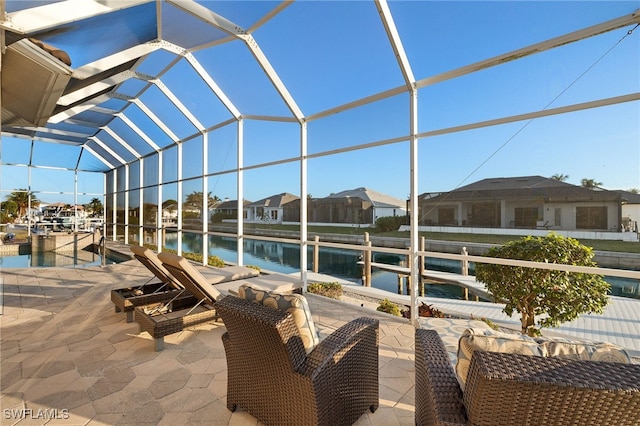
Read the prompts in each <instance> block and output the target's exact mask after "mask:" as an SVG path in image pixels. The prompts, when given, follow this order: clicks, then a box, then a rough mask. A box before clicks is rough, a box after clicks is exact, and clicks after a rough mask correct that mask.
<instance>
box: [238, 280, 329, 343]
mask: <svg viewBox="0 0 640 426" xmlns="http://www.w3.org/2000/svg"><path fill="white" fill-rule="evenodd" d="M238 296H239V297H240V298H241V299H246V300H249V301H252V302H256V303H260V304H262V305H264V306H268V307H270V308H274V309H279V310H281V311H285V312H289V313H290V314H291V316H292V317H293V320H294V322H295V324H296V327H297V328H298V332H299V333H300V338H301V339H302V343H303V345H304V349H305V351H306V352H307V353H310V352H311V351H312V350H313V348H315V346H316V345H317V344H318V343H319V342H320V338H319V337H318V332H317V331H316V326H315V324H314V322H313V318H312V317H311V310H310V309H309V304H308V303H307V299H306V298H305V297H304V296H302V295H301V294H295V293H286V294H281V293H276V292H271V291H267V290H262V289H259V288H255V287H252V286H250V285H247V284H243V285H241V286H240V287H239V288H238Z"/></svg>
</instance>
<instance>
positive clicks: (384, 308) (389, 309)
mask: <svg viewBox="0 0 640 426" xmlns="http://www.w3.org/2000/svg"><path fill="white" fill-rule="evenodd" d="M376 311H379V312H386V313H388V314H391V315H395V316H397V317H401V316H402V311H401V310H400V306H398V305H397V304H395V303H393V302H392V301H390V300H389V299H384V300H381V301H380V305H379V306H378V307H377V308H376Z"/></svg>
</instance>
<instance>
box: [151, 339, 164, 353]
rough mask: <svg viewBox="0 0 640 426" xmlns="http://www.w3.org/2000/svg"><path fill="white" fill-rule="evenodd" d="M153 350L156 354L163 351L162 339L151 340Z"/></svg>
mask: <svg viewBox="0 0 640 426" xmlns="http://www.w3.org/2000/svg"><path fill="white" fill-rule="evenodd" d="M153 344H154V349H155V351H156V352H160V351H161V350H163V349H164V337H158V338H156V339H153Z"/></svg>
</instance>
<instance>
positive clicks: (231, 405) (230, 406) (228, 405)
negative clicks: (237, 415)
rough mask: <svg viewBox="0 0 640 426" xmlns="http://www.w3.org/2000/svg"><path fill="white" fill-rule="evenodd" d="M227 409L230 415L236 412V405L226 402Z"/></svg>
mask: <svg viewBox="0 0 640 426" xmlns="http://www.w3.org/2000/svg"><path fill="white" fill-rule="evenodd" d="M227 408H228V409H229V411H231V412H232V413H233V412H235V411H236V408H238V404H234V403H231V402H229V401H227Z"/></svg>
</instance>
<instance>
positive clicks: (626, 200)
mask: <svg viewBox="0 0 640 426" xmlns="http://www.w3.org/2000/svg"><path fill="white" fill-rule="evenodd" d="M614 192H617V193H619V194H620V196H621V197H622V226H624V229H625V231H628V232H638V223H640V194H636V193H634V192H629V191H620V190H618V191H614Z"/></svg>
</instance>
